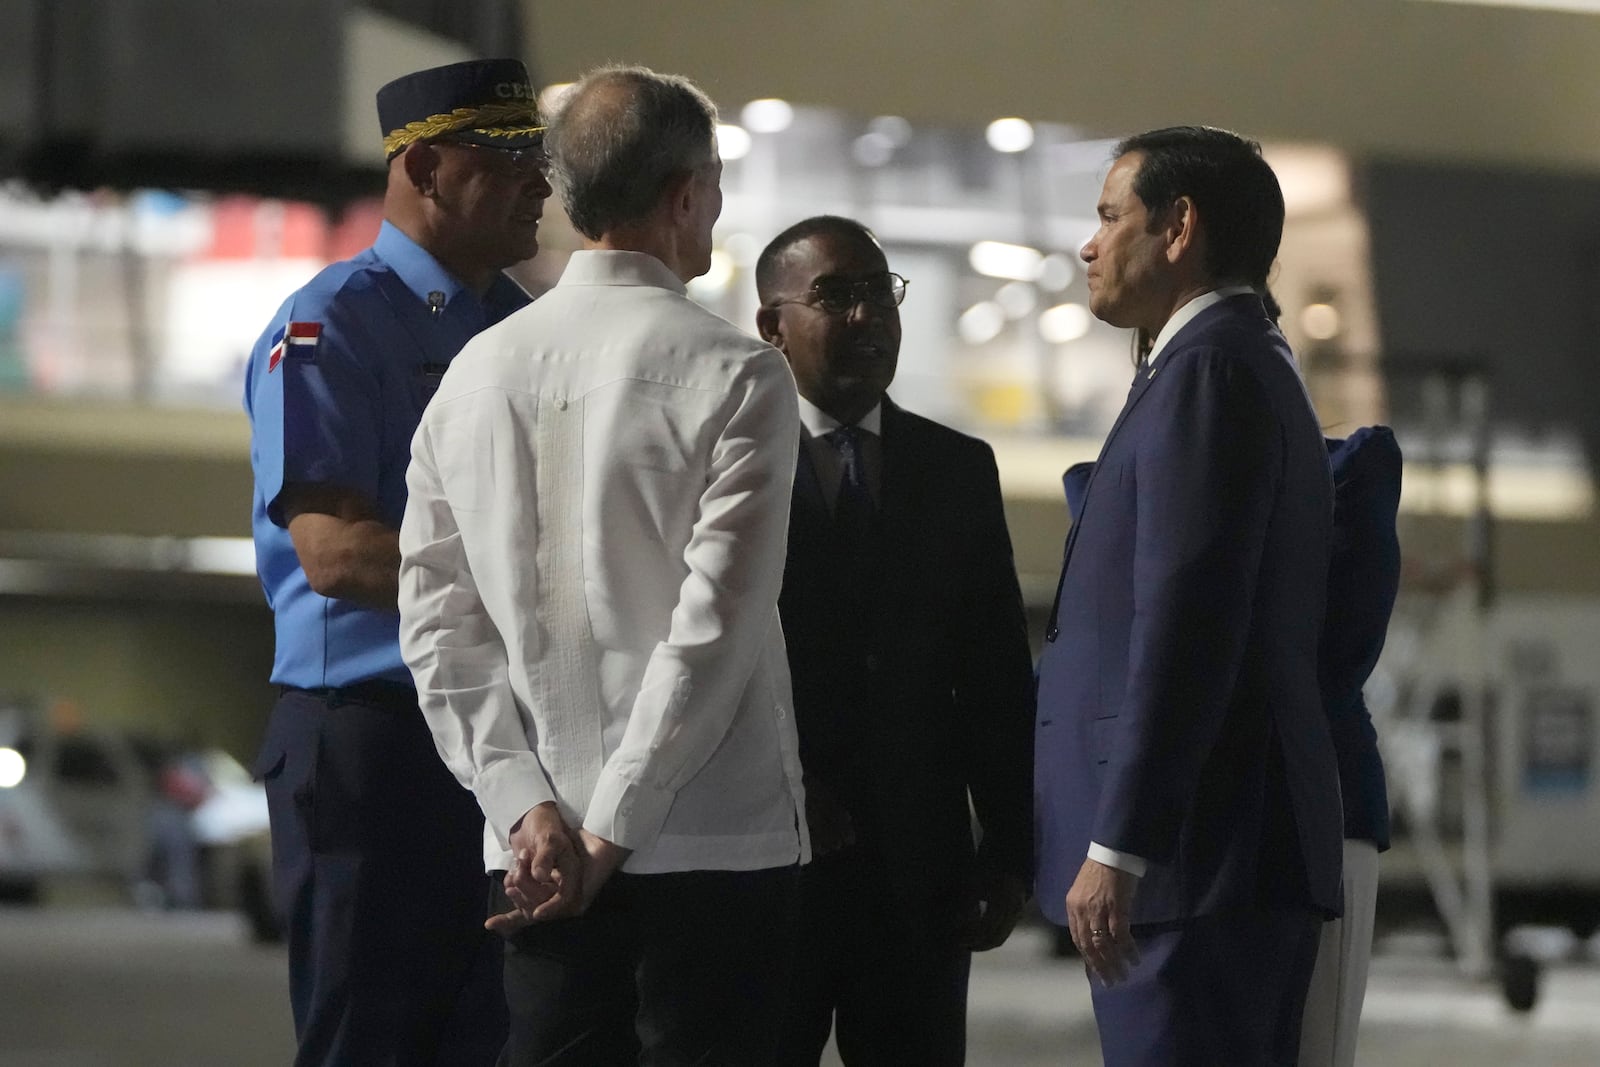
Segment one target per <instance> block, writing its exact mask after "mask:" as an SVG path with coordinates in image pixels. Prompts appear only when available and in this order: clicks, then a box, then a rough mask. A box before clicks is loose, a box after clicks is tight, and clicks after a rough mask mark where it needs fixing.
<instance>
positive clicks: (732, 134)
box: [717, 123, 750, 159]
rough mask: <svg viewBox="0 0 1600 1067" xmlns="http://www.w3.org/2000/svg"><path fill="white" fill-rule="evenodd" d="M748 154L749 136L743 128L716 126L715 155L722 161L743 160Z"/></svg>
mask: <svg viewBox="0 0 1600 1067" xmlns="http://www.w3.org/2000/svg"><path fill="white" fill-rule="evenodd" d="M749 154H750V134H749V133H747V132H746V131H745V128H744V127H743V126H731V125H728V124H726V123H722V124H719V125H718V126H717V155H719V156H721V157H722V158H723V159H743V158H744V157H745V156H747V155H749Z"/></svg>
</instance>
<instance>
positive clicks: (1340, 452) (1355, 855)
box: [1299, 426, 1402, 1067]
mask: <svg viewBox="0 0 1600 1067" xmlns="http://www.w3.org/2000/svg"><path fill="white" fill-rule="evenodd" d="M1327 448H1328V462H1329V466H1330V467H1331V468H1332V471H1333V485H1334V490H1333V491H1334V504H1333V554H1332V560H1331V562H1330V564H1329V567H1328V606H1327V621H1326V622H1325V623H1324V625H1323V628H1322V645H1321V648H1320V650H1319V652H1320V654H1319V659H1318V665H1317V669H1318V675H1319V677H1320V678H1321V683H1322V705H1323V708H1324V710H1325V711H1326V712H1327V715H1328V725H1329V726H1330V727H1331V728H1332V730H1333V748H1334V752H1335V753H1336V754H1337V756H1338V759H1339V786H1340V792H1341V794H1342V797H1343V800H1344V914H1343V915H1342V916H1341V917H1340V918H1339V919H1338V920H1336V921H1334V922H1331V923H1328V924H1327V925H1325V926H1324V927H1323V930H1322V937H1321V946H1320V948H1319V949H1318V951H1317V965H1316V969H1315V970H1314V971H1313V972H1312V976H1311V991H1310V994H1309V996H1308V997H1307V1000H1306V1011H1305V1020H1304V1025H1303V1026H1302V1029H1301V1034H1300V1059H1299V1067H1354V1064H1355V1062H1356V1036H1357V1032H1358V1030H1359V1029H1360V1026H1361V1005H1362V1001H1363V999H1364V997H1365V994H1366V989H1367V965H1368V963H1369V962H1370V960H1371V955H1372V928H1373V919H1374V915H1375V913H1376V910H1377V901H1378V853H1380V852H1382V851H1384V850H1385V849H1387V848H1388V847H1389V794H1388V788H1387V786H1386V784H1385V782H1384V773H1383V756H1382V755H1381V754H1380V753H1379V751H1378V733H1377V730H1375V729H1374V728H1373V725H1372V716H1371V714H1370V713H1369V712H1368V711H1367V704H1366V700H1365V699H1364V698H1363V696H1362V692H1361V690H1362V687H1363V686H1364V685H1365V684H1366V681H1367V678H1368V677H1370V676H1371V674H1372V670H1373V668H1374V667H1376V666H1377V664H1378V654H1379V653H1380V652H1382V651H1383V643H1384V639H1385V637H1386V636H1387V635H1388V632H1389V616H1390V614H1391V613H1392V612H1393V610H1394V602H1395V596H1396V594H1397V593H1398V592H1399V589H1400V539H1399V536H1398V535H1397V533H1396V530H1395V518H1396V514H1397V512H1398V511H1399V508H1400V472H1401V466H1402V464H1401V456H1400V446H1399V444H1397V443H1396V441H1395V438H1394V431H1392V430H1390V429H1389V428H1388V427H1387V426H1363V427H1362V428H1361V429H1359V430H1356V431H1355V432H1354V433H1352V434H1351V435H1350V436H1349V437H1346V438H1343V439H1335V438H1329V439H1328V440H1327Z"/></svg>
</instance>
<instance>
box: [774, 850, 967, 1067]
mask: <svg viewBox="0 0 1600 1067" xmlns="http://www.w3.org/2000/svg"><path fill="white" fill-rule="evenodd" d="M904 877H905V876H904V873H903V872H902V873H901V876H900V879H899V881H901V882H903V881H904ZM894 885H895V881H894V880H891V879H889V878H887V877H886V876H885V874H884V872H882V871H880V870H878V869H876V868H875V867H874V866H873V865H872V864H870V863H868V862H865V861H863V860H862V859H861V858H860V857H859V856H856V855H854V854H852V852H849V851H847V852H844V853H840V854H837V855H832V856H825V857H822V858H821V859H818V860H815V861H813V862H812V863H811V864H810V865H808V866H807V867H806V868H805V870H804V871H803V872H802V875H801V923H800V950H799V952H798V953H797V955H796V959H795V980H794V985H793V988H792V991H791V993H790V997H789V1006H788V1013H787V1019H786V1020H785V1033H784V1041H783V1055H782V1057H781V1059H780V1062H781V1063H783V1064H784V1065H785V1067H817V1063H818V1061H819V1060H820V1059H821V1058H822V1051H823V1049H824V1047H826V1045H827V1043H828V1032H829V1030H830V1029H832V1030H834V1031H835V1033H834V1042H835V1044H836V1045H837V1046H838V1050H839V1058H840V1059H841V1060H843V1061H844V1063H845V1064H846V1067H905V1065H907V1064H916V1065H917V1067H960V1065H961V1064H963V1063H965V1062H966V1045H967V976H968V972H969V971H970V970H971V964H972V955H971V953H969V952H966V951H963V950H962V949H960V948H959V947H957V945H956V942H955V932H954V929H953V924H954V922H955V919H956V915H957V914H958V912H957V911H956V909H955V908H954V907H952V906H951V905H952V904H954V903H955V902H950V901H946V902H943V903H938V902H935V903H934V904H933V905H932V906H930V904H929V902H927V901H925V900H921V901H919V899H918V898H916V897H909V896H907V895H906V894H904V893H900V892H897V891H896V890H895V888H894Z"/></svg>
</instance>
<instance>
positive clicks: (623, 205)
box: [544, 66, 717, 240]
mask: <svg viewBox="0 0 1600 1067" xmlns="http://www.w3.org/2000/svg"><path fill="white" fill-rule="evenodd" d="M716 129H717V105H715V104H713V103H712V102H711V99H710V98H709V97H708V96H706V94H705V93H703V92H701V91H700V90H699V89H698V88H697V87H696V86H695V85H694V83H693V82H691V81H689V79H687V78H683V77H679V76H678V75H675V74H657V73H656V72H655V71H653V70H649V69H648V68H645V67H622V66H613V67H601V68H599V69H597V70H593V71H590V72H589V73H588V74H585V75H584V76H583V78H582V79H580V80H579V81H578V83H577V84H576V85H574V86H573V87H572V88H571V89H570V90H568V91H567V93H566V98H565V99H564V100H563V101H562V103H561V106H560V110H559V111H557V112H556V114H555V115H554V116H552V118H551V120H550V129H549V131H548V132H547V133H546V134H545V142H544V143H545V150H546V152H548V153H549V156H550V174H551V177H552V178H553V179H554V181H555V185H556V188H557V189H558V190H559V191H560V193H561V202H562V204H563V205H564V206H565V207H566V209H567V217H568V218H570V219H571V220H572V225H573V226H574V228H576V229H577V231H578V232H579V233H581V234H583V235H584V236H585V237H588V238H590V239H591V240H594V239H597V238H599V237H600V236H601V235H602V234H605V233H608V232H611V231H613V230H615V229H617V228H618V227H619V226H623V225H626V224H628V223H632V222H638V221H639V220H641V219H643V218H645V217H646V216H648V215H649V214H650V213H651V212H652V211H654V210H655V207H656V205H657V204H658V203H660V201H661V195H662V194H663V193H664V192H666V190H667V187H668V186H669V185H670V184H671V183H672V182H673V181H675V180H676V179H678V178H680V177H682V176H683V175H684V174H686V173H688V172H690V171H693V170H695V169H696V168H697V167H701V166H704V165H705V164H706V163H709V162H710V161H711V160H712V159H713V158H715V156H716Z"/></svg>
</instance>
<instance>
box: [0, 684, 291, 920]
mask: <svg viewBox="0 0 1600 1067" xmlns="http://www.w3.org/2000/svg"><path fill="white" fill-rule="evenodd" d="M271 856H272V850H271V840H270V837H269V834H268V827H267V796H266V791H265V790H264V789H263V788H262V787H261V785H260V784H259V783H257V782H253V781H251V779H250V773H249V772H248V771H247V770H245V768H244V767H243V765H241V764H240V763H239V761H238V760H236V759H234V758H233V757H232V756H231V755H229V754H228V753H227V752H225V751H223V750H222V749H219V748H201V749H185V748H183V747H181V746H178V745H175V744H173V743H171V742H169V741H165V740H163V739H160V738H154V737H145V736H130V735H127V734H124V733H119V732H115V731H106V730H94V729H90V728H87V727H74V728H72V729H67V730H63V729H55V728H51V727H50V726H49V724H48V723H47V721H46V719H45V717H44V716H42V715H40V714H38V713H37V712H36V711H35V710H34V709H33V708H31V707H30V706H28V705H26V704H22V703H16V702H12V703H5V702H0V902H11V903H36V902H37V901H38V900H39V899H40V897H41V895H42V891H43V888H44V886H45V885H46V884H47V883H48V882H49V881H51V880H53V879H63V880H65V879H74V880H85V879H87V880H90V881H99V882H104V883H107V884H110V885H112V886H113V887H115V888H116V889H117V891H118V892H119V893H122V894H126V895H127V897H128V899H130V900H132V901H134V902H136V903H139V904H141V905H143V906H146V907H209V908H224V909H236V910H238V911H240V912H241V913H242V914H243V915H244V917H245V920H246V922H247V923H248V924H249V929H250V933H251V935H252V936H253V937H254V938H255V939H256V940H258V941H275V940H277V939H278V938H279V937H280V936H281V935H280V928H279V923H278V919H277V916H276V914H275V912H274V910H273V907H272V903H271V892H270V887H271V873H270V872H271V870H272V863H271Z"/></svg>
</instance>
